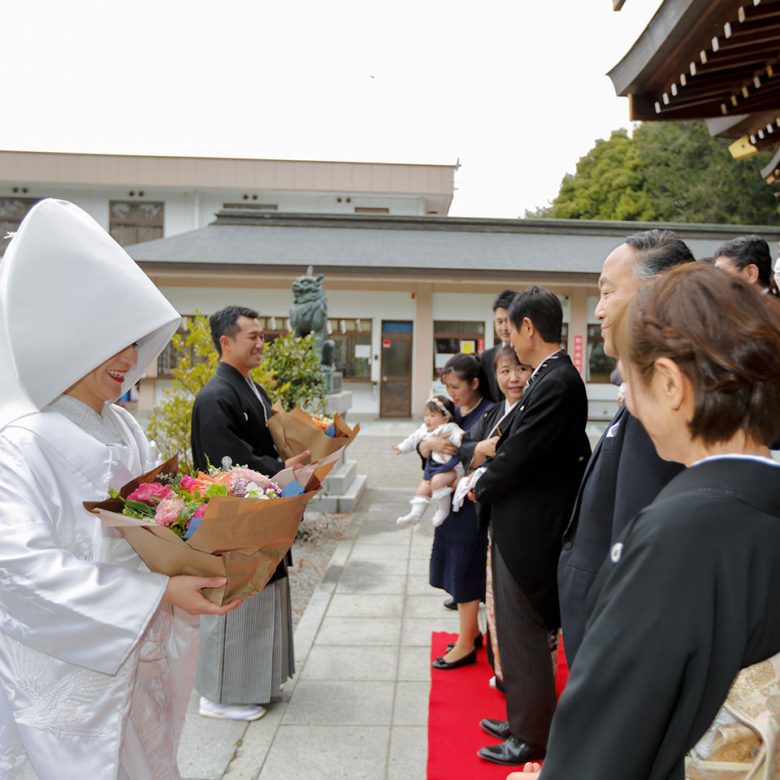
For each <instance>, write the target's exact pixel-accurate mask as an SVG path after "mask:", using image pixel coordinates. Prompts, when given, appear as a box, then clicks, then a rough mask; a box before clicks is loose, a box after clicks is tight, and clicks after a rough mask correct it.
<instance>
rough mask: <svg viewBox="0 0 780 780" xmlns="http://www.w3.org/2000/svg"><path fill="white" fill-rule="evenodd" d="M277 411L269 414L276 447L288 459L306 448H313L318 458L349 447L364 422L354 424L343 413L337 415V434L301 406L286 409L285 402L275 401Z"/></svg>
mask: <svg viewBox="0 0 780 780" xmlns="http://www.w3.org/2000/svg"><path fill="white" fill-rule="evenodd" d="M273 409H274V414H272V415H271V416H270V417H269V418H268V430H269V431H270V432H271V437H272V438H273V440H274V444H275V445H276V449H277V451H278V453H279V455H280V457H281V458H282V460H287V459H288V458H291V457H292V456H293V455H297V454H298V453H299V452H304V451H305V450H310V451H311V460H312V461H318V460H321V459H322V458H325V457H327V456H328V455H331V454H333V453H334V452H336V450H340V449H342V448H343V447H346V446H347V445H348V444H349V443H350V442H351V441H352V440H353V439H354V438H355V436H357V435H358V433H359V432H360V424H359V423H358V424H357V425H356V426H355V427H354V428H350V427H349V425H347V423H346V422H344V419H343V418H342V417H341V416H340V415H338V414H337V415H335V417H334V418H333V426H334V427H335V429H336V435H335V436H328V434H327V433H325V431H323V430H322V428H320V427H319V426H318V425H317V424H316V423H315V422H314V420H312V419H311V415H309V414H307V413H306V412H304V411H303V409H301V408H297V409H293V410H292V411H291V412H285V411H284V409H283V408H282V406H281V404H279V403H275V404H274V407H273Z"/></svg>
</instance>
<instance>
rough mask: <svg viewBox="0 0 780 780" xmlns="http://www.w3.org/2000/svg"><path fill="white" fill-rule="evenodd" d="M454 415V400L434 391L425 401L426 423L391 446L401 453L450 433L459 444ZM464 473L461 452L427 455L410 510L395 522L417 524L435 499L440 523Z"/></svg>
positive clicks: (460, 434)
mask: <svg viewBox="0 0 780 780" xmlns="http://www.w3.org/2000/svg"><path fill="white" fill-rule="evenodd" d="M454 418H455V405H454V404H453V403H452V401H450V399H449V398H447V397H446V396H443V395H434V396H433V397H432V398H429V399H428V400H427V401H426V402H425V410H424V411H423V424H422V425H421V426H420V427H419V428H418V429H417V430H416V431H415V432H414V433H413V434H412V435H411V436H409V437H408V438H406V439H404V440H403V441H402V442H401V443H400V444H393V445H391V447H392V449H393V450H395V452H396V454H398V455H400V454H402V453H405V452H413V451H415V450H416V449H417V445H418V444H419V443H420V442H421V441H422V440H423V439H427V438H429V437H431V436H447V437H448V438H449V440H450V442H452V444H454V445H455V446H456V447H460V443H461V440H462V439H463V429H462V428H460V427H459V426H458V425H457V424H456V423H455V422H454V421H453V420H454ZM461 476H463V466H461V464H460V456H458V455H455V456H454V457H452V458H448V457H447V456H446V455H441V454H440V453H438V452H432V453H431V454H430V455H429V456H428V457H427V458H426V459H425V470H424V471H423V479H422V481H421V482H420V484H419V485H418V486H417V491H416V493H415V496H414V498H413V499H412V500H411V504H412V509H411V511H410V512H409V514H407V515H404V516H403V517H399V518H398V519H397V520H396V523H398V525H417V523H419V522H420V519H421V518H422V516H423V515H424V514H425V510H426V509H427V508H428V504H430V503H431V499H433V500H434V501H436V502H437V504H436V512H435V514H434V516H433V525H434V527H435V526H439V525H441V524H442V523H443V522H444V521H445V520H446V519H447V515H449V513H450V495H451V494H452V488H453V486H454V485H455V483H456V482H457V481H458V479H460V477H461Z"/></svg>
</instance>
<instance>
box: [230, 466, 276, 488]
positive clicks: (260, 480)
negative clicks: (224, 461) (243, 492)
mask: <svg viewBox="0 0 780 780" xmlns="http://www.w3.org/2000/svg"><path fill="white" fill-rule="evenodd" d="M230 474H231V476H232V477H233V484H235V483H236V482H237V481H238V480H239V479H243V480H244V481H245V482H254V483H255V485H257V486H258V487H261V488H267V487H268V486H269V485H271V484H272V483H271V480H270V479H269V478H268V477H266V475H265V474H261V473H260V472H259V471H253V470H252V469H246V468H243V467H241V466H236V467H235V468H232V469H230Z"/></svg>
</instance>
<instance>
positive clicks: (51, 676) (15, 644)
mask: <svg viewBox="0 0 780 780" xmlns="http://www.w3.org/2000/svg"><path fill="white" fill-rule="evenodd" d="M178 324H179V316H178V314H177V313H176V311H175V310H174V309H173V308H172V307H171V305H170V304H169V303H168V302H167V301H166V300H165V298H164V297H163V296H162V294H161V293H160V292H159V291H158V290H157V289H156V287H155V286H154V285H153V284H152V282H151V281H150V280H149V279H148V278H147V277H146V276H145V274H144V273H143V272H142V271H141V270H140V269H139V268H138V267H137V266H136V264H135V263H134V262H133V261H132V260H131V258H130V257H129V256H128V255H127V254H126V253H125V252H124V250H123V249H121V247H119V245H118V244H116V243H115V242H114V241H113V239H111V238H110V237H109V236H108V235H107V234H106V233H105V232H104V231H103V230H102V229H101V228H100V227H99V226H98V225H97V223H95V222H94V220H93V219H92V218H91V217H89V216H88V215H87V214H86V213H84V212H83V211H82V210H81V209H79V208H77V207H76V206H74V205H72V204H70V203H67V202H64V201H56V200H44V201H41V202H40V203H38V204H37V205H36V206H35V207H33V209H32V210H31V211H30V213H29V215H28V216H27V218H26V219H25V220H24V222H23V223H22V225H21V227H20V230H19V232H18V234H17V235H16V236H15V237H14V238H13V240H12V241H11V243H10V244H9V246H8V248H7V251H6V253H5V257H4V258H3V260H2V263H0V583H1V585H2V587H0V777H13V778H26V777H39V778H58V780H60V779H61V778H68V777H74V778H75V777H79V778H81V777H89V778H91V779H92V780H97V779H98V778H116V777H120V778H133V779H135V778H138V779H140V778H151V777H154V778H157V780H159V779H160V778H178V777H179V773H178V769H177V767H176V748H177V742H178V737H179V733H180V730H181V726H182V723H183V719H184V712H185V707H186V703H187V701H188V699H189V695H190V692H191V689H192V682H193V677H194V672H195V663H196V660H197V659H196V655H197V641H196V640H197V618H196V617H193V616H196V615H200V614H211V615H221V614H224V613H225V612H227V611H230V610H231V609H233V608H235V607H236V606H237V605H238V604H239V603H240V602H238V601H235V602H232V603H229V604H227V605H225V606H221V607H220V606H217V605H215V604H213V603H211V602H209V601H208V600H207V599H206V598H205V597H204V596H203V594H202V593H201V589H202V588H205V587H220V586H221V585H222V584H224V580H222V579H220V578H206V577H185V576H180V577H170V578H169V577H166V576H164V575H161V574H154V573H151V572H149V571H148V569H147V568H146V567H145V566H144V565H143V563H142V562H141V560H140V559H139V558H138V556H137V555H136V553H135V552H134V551H133V550H132V548H131V547H130V546H129V545H128V544H127V543H126V542H125V541H124V539H123V538H122V537H121V536H120V535H119V534H118V533H117V532H116V531H111V530H107V529H104V528H103V527H102V526H101V523H100V521H99V520H98V518H97V517H95V516H94V515H92V514H90V513H89V512H87V511H86V510H85V509H84V508H83V506H82V502H84V501H102V500H103V499H105V498H106V495H107V493H108V490H109V488H118V487H121V486H122V485H124V484H125V483H127V482H128V481H129V480H131V479H133V478H135V477H137V476H139V475H140V474H142V473H144V472H146V471H148V470H149V469H151V468H153V467H154V466H155V465H156V453H155V452H154V448H153V446H152V445H150V443H149V442H148V441H147V439H146V437H145V436H144V434H143V432H142V431H141V429H140V427H139V426H138V424H137V423H136V422H135V420H134V419H133V418H132V416H131V415H130V414H129V413H127V412H126V411H125V410H124V409H122V408H121V407H118V406H115V405H114V404H113V403H112V402H113V401H115V400H116V399H117V398H119V397H120V395H121V394H122V393H124V392H126V391H127V390H128V389H129V388H131V387H132V386H133V385H134V383H135V382H136V381H137V379H138V378H139V376H140V374H141V371H142V370H143V368H144V367H145V366H147V365H148V364H149V363H150V362H151V361H152V360H154V359H155V358H156V357H157V355H158V354H159V353H160V352H161V351H162V349H163V347H164V346H165V344H166V343H167V342H168V340H169V339H170V337H171V335H172V334H173V333H174V331H175V330H176V328H177V326H178Z"/></svg>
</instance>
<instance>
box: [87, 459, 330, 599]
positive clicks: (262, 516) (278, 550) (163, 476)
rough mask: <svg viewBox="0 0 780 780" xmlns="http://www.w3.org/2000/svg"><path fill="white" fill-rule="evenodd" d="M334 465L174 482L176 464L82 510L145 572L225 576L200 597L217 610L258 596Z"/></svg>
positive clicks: (214, 473) (228, 472) (231, 472)
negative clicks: (114, 535)
mask: <svg viewBox="0 0 780 780" xmlns="http://www.w3.org/2000/svg"><path fill="white" fill-rule="evenodd" d="M332 467H333V462H328V463H325V464H315V465H313V466H303V467H300V468H297V469H294V470H292V469H285V470H284V471H282V472H279V474H277V475H275V477H274V479H269V478H268V477H265V476H264V475H262V474H259V473H258V472H256V471H251V470H250V469H242V468H240V467H239V468H227V469H223V470H216V469H211V470H210V472H209V473H203V472H199V473H198V474H197V475H196V476H194V477H193V476H179V475H178V474H177V459H176V458H172V459H171V460H169V461H168V462H167V463H164V464H163V465H162V466H158V467H157V468H156V469H154V470H152V471H150V472H148V473H147V474H143V475H142V476H140V477H138V478H137V479H134V480H133V481H132V482H129V483H128V484H127V485H125V486H124V487H123V488H121V490H119V491H114V492H113V493H112V495H111V497H110V498H109V499H108V500H106V501H102V502H99V503H94V502H91V503H85V505H84V506H85V507H86V508H87V509H89V510H90V511H92V512H94V513H95V514H97V515H98V516H99V517H100V519H101V521H102V522H103V524H104V525H105V526H107V527H109V528H116V529H117V530H118V531H119V532H120V533H121V534H122V535H123V536H124V537H125V539H126V540H127V541H128V543H129V544H130V546H131V547H132V548H133V549H134V550H135V551H136V552H137V553H138V555H139V556H140V557H141V559H142V560H143V561H144V563H145V564H146V565H147V566H148V567H149V569H150V570H151V571H154V572H159V573H160V574H167V575H168V576H169V577H173V576H175V575H178V574H189V575H195V576H201V577H225V578H226V579H227V584H226V585H223V586H222V587H221V588H214V589H206V590H204V591H203V595H204V596H206V598H208V599H209V600H211V601H213V602H214V603H216V604H224V603H226V602H228V601H230V600H232V599H234V598H245V597H247V596H251V595H252V594H254V593H258V592H259V591H261V590H262V589H263V588H264V587H265V585H266V583H267V582H268V580H269V579H270V578H271V576H272V575H273V573H274V571H275V570H276V567H277V566H278V565H279V562H280V561H281V560H282V558H283V557H284V556H285V555H286V553H287V551H288V550H289V549H290V547H291V546H292V543H293V540H294V539H295V533H296V531H297V530H298V526H299V524H300V522H301V520H302V518H303V512H304V509H305V508H306V504H308V502H309V501H310V500H311V499H312V498H313V497H314V495H315V494H316V493H317V491H318V490H319V489H320V486H321V483H322V480H324V479H325V477H326V476H327V474H328V472H329V471H330V469H331V468H332Z"/></svg>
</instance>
